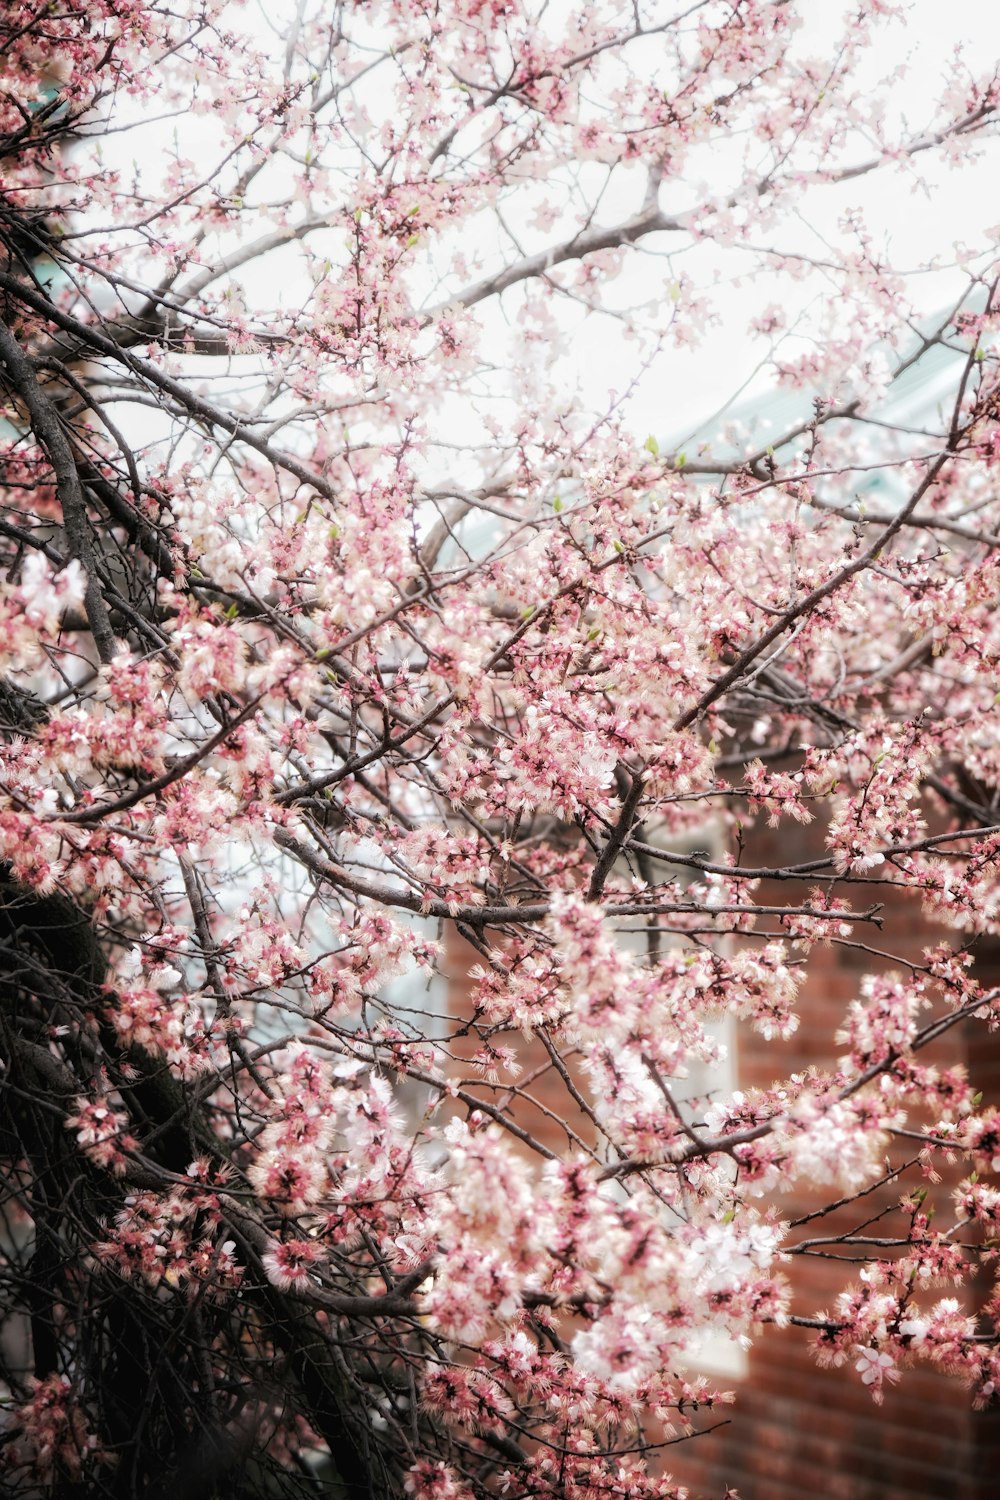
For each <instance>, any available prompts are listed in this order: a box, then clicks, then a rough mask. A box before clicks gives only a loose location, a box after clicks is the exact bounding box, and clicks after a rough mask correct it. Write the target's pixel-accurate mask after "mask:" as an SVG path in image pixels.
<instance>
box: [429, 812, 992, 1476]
mask: <svg viewBox="0 0 1000 1500" xmlns="http://www.w3.org/2000/svg"><path fill="white" fill-rule="evenodd" d="M821 847H822V843H821V839H819V838H818V837H817V834H816V831H815V828H806V829H802V828H799V827H798V826H796V825H792V826H791V827H790V828H788V827H784V826H783V827H782V828H781V829H780V830H778V831H777V832H770V831H768V830H763V831H761V832H759V833H758V834H757V835H756V837H755V839H754V842H753V845H752V846H748V848H747V850H746V853H745V858H746V862H747V863H748V864H750V863H752V864H754V865H758V866H759V865H771V866H772V867H773V866H780V865H783V864H791V863H796V862H799V861H804V860H807V859H811V858H815V857H816V854H817V851H818V849H820V848H821ZM859 889H861V888H859ZM793 892H794V893H795V894H794V895H793ZM803 894H804V892H803V891H802V888H801V887H800V886H798V885H796V886H794V887H791V886H789V885H787V884H780V883H778V882H775V883H773V884H772V885H771V886H770V887H769V888H768V887H765V886H764V885H762V886H761V887H760V890H759V892H758V897H757V899H758V900H759V902H760V903H761V904H771V903H775V904H777V903H781V902H786V903H790V902H793V901H794V900H795V899H797V898H798V897H800V896H801V895H803ZM875 901H880V902H883V903H884V907H885V910H884V926H883V928H882V930H881V931H879V930H878V929H876V928H874V927H868V928H866V927H858V928H856V929H855V932H854V937H855V938H856V939H858V940H859V941H861V942H865V943H868V944H870V945H871V946H872V947H876V948H880V949H884V950H886V951H888V952H891V953H897V954H899V955H901V956H908V957H916V956H919V954H920V952H921V950H922V949H923V948H924V947H926V946H927V945H928V944H930V943H933V942H936V941H938V940H939V939H940V937H941V935H942V934H941V933H940V932H936V931H935V930H934V929H932V928H931V927H930V926H929V924H927V923H926V922H925V921H923V920H922V918H921V914H920V908H919V904H918V903H915V902H914V901H913V900H912V898H906V899H900V897H899V896H898V894H897V893H895V892H894V891H893V890H892V888H891V887H890V886H888V885H886V884H885V883H880V884H878V885H873V886H871V887H870V888H868V889H866V890H865V894H864V897H863V899H860V900H859V901H858V902H857V904H858V905H859V906H865V905H868V904H869V903H870V902H875ZM763 925H764V923H763V922H762V923H761V926H763ZM448 957H449V965H448V966H449V970H450V974H451V978H452V985H451V990H452V998H451V1008H452V1014H453V1015H456V1016H459V1015H462V1014H463V1012H464V1010H465V1004H466V1002H465V998H464V997H465V995H466V994H467V984H466V982H465V975H466V974H467V971H468V969H469V967H471V965H472V964H473V963H475V962H477V961H478V956H477V955H476V954H475V953H474V951H473V950H472V949H471V948H470V947H469V946H468V945H467V944H465V943H464V942H463V941H462V939H461V938H459V937H458V936H457V935H455V934H454V933H452V934H451V936H450V938H449V955H448ZM977 966H978V972H979V973H980V977H981V978H984V979H985V980H986V981H987V982H994V983H997V982H1000V944H998V945H996V946H995V947H993V948H992V949H985V948H984V949H983V950H982V951H981V952H980V953H979V954H978V955H977ZM891 967H892V965H891V963H884V962H880V960H878V959H877V958H875V957H873V955H872V954H871V953H869V952H863V951H860V950H858V949H854V948H850V947H837V946H822V947H821V946H817V947H814V949H813V950H812V953H811V955H810V960H809V969H808V979H807V981H806V984H805V985H804V987H803V990H802V992H801V1003H800V1006H799V1012H800V1016H801V1023H800V1026H799V1029H798V1031H797V1032H796V1033H795V1035H794V1036H793V1037H791V1038H790V1039H789V1040H788V1041H786V1042H780V1043H775V1042H766V1043H765V1042H763V1041H762V1040H761V1039H760V1038H758V1037H756V1036H755V1034H753V1033H752V1032H750V1031H749V1029H748V1028H747V1029H743V1030H741V1032H740V1035H739V1040H738V1047H737V1054H738V1055H737V1074H738V1079H739V1082H740V1083H741V1084H744V1085H760V1086H768V1085H770V1084H771V1083H772V1082H775V1081H776V1080H778V1079H781V1078H784V1077H787V1076H788V1075H789V1074H790V1073H793V1072H796V1071H798V1070H800V1069H803V1068H805V1067H807V1066H808V1065H810V1064H817V1065H820V1066H823V1065H833V1064H834V1063H835V1061H836V1057H837V1048H836V1046H835V1044H834V1041H833V1038H834V1035H835V1033H836V1031H837V1029H838V1027H839V1026H840V1024H841V1023H842V1021H843V1018H844V1014H845V1011H846V1008H847V1005H848V1003H849V1002H850V1001H851V1000H853V999H855V998H857V997H858V995H859V984H860V980H861V977H862V975H863V974H864V973H867V972H870V971H871V970H873V969H874V970H878V969H879V968H882V969H890V968H891ZM991 975H992V976H993V978H992V981H991V979H990V976H991ZM504 1040H508V1041H509V1042H510V1044H511V1045H514V1046H516V1049H517V1052H518V1055H519V1059H520V1061H521V1064H522V1067H523V1069H524V1073H525V1075H526V1076H527V1075H530V1074H531V1073H532V1072H534V1071H535V1070H540V1069H545V1068H546V1064H547V1062H548V1057H547V1054H546V1052H545V1050H544V1047H543V1046H542V1043H541V1042H540V1041H538V1040H537V1039H533V1040H531V1041H525V1040H524V1039H523V1038H522V1037H520V1035H519V1034H518V1035H516V1036H514V1037H511V1038H505V1039H504ZM477 1045H478V1043H477V1042H476V1041H474V1040H473V1039H472V1038H465V1039H461V1038H460V1039H459V1040H458V1042H457V1043H456V1046H455V1048H454V1052H455V1055H456V1056H457V1057H462V1056H469V1055H470V1054H471V1052H473V1051H475V1050H476V1047H477ZM933 1060H934V1061H935V1062H937V1063H939V1064H941V1065H943V1066H948V1065H951V1064H954V1063H959V1062H961V1063H965V1064H966V1065H967V1067H968V1069H969V1072H970V1075H971V1076H972V1078H973V1079H974V1081H975V1083H976V1086H977V1087H979V1088H982V1089H983V1091H984V1094H985V1096H986V1097H987V1098H994V1099H997V1100H1000V1044H998V1043H997V1041H995V1040H994V1039H991V1038H990V1036H989V1034H988V1033H987V1032H986V1030H985V1028H984V1027H983V1026H982V1025H981V1024H978V1025H977V1024H970V1025H968V1026H967V1027H966V1028H965V1029H963V1030H958V1029H956V1030H955V1031H953V1032H951V1033H949V1034H948V1035H947V1036H946V1037H945V1038H943V1040H942V1041H941V1042H940V1043H939V1044H938V1045H937V1047H936V1048H935V1050H934V1058H933ZM466 1076H468V1075H466ZM481 1092H482V1097H484V1098H487V1099H489V1098H495V1097H496V1096H495V1094H494V1093H493V1091H492V1090H489V1089H483V1090H482V1091H481ZM528 1092H529V1093H530V1094H531V1095H532V1096H533V1097H534V1099H536V1100H537V1101H538V1104H537V1107H536V1106H533V1105H531V1104H530V1103H528V1104H524V1105H523V1106H520V1107H519V1112H518V1121H519V1123H521V1124H522V1125H523V1126H524V1127H525V1128H526V1129H528V1130H530V1131H531V1132H532V1133H533V1134H535V1135H537V1136H538V1137H539V1138H540V1139H541V1140H543V1141H545V1142H546V1143H548V1144H549V1145H551V1147H552V1148H553V1149H556V1150H559V1151H562V1150H564V1149H565V1148H566V1145H567V1133H566V1128H565V1127H566V1126H568V1127H569V1129H570V1130H571V1131H575V1132H576V1133H577V1134H579V1135H580V1136H581V1137H582V1138H583V1139H584V1140H587V1141H588V1142H589V1141H590V1140H592V1138H593V1132H592V1128H591V1127H590V1124H589V1122H588V1121H587V1120H586V1119H585V1117H584V1116H582V1115H581V1114H580V1112H579V1111H578V1110H577V1109H576V1108H575V1107H574V1106H573V1105H572V1101H571V1100H570V1098H569V1095H568V1094H567V1092H566V1088H565V1085H564V1083H563V1081H562V1080H561V1079H560V1078H559V1076H558V1074H556V1073H555V1071H554V1070H553V1069H551V1067H550V1068H548V1069H547V1071H542V1072H541V1073H540V1076H538V1077H537V1078H536V1079H535V1080H534V1081H533V1082H532V1083H531V1084H530V1086H529V1090H528ZM546 1111H548V1112H547V1113H546ZM910 1154H912V1152H911V1153H910ZM893 1155H894V1160H896V1161H899V1160H902V1159H903V1157H904V1155H905V1152H902V1151H899V1150H894V1153H893ZM958 1175H960V1174H958V1173H956V1175H955V1179H954V1180H956V1181H957V1180H958ZM947 1188H948V1183H947V1182H945V1183H943V1184H942V1186H941V1188H940V1189H939V1190H938V1191H939V1192H940V1193H942V1194H946V1193H947ZM900 1191H901V1190H900V1188H899V1187H895V1188H893V1186H892V1185H890V1186H889V1187H887V1188H886V1189H884V1190H883V1191H881V1193H879V1194H876V1195H872V1196H870V1197H868V1198H866V1199H865V1200H864V1203H865V1210H864V1212H861V1211H860V1210H858V1209H854V1210H850V1211H842V1212H840V1213H839V1214H838V1215H836V1216H833V1217H830V1218H825V1219H824V1220H823V1227H822V1230H817V1232H822V1233H827V1232H831V1227H832V1232H842V1231H847V1230H849V1229H851V1228H853V1227H854V1226H856V1225H857V1224H858V1223H859V1221H860V1220H861V1219H862V1218H863V1217H865V1216H866V1214H868V1213H873V1212H878V1211H879V1209H881V1208H883V1207H887V1206H890V1205H893V1204H895V1203H896V1202H898V1199H899V1196H900ZM831 1195H832V1194H831V1190H830V1189H829V1188H828V1187H827V1188H825V1189H822V1190H814V1191H812V1192H810V1190H809V1187H808V1184H807V1185H805V1186H804V1187H803V1188H801V1189H798V1190H797V1191H796V1194H795V1196H794V1198H792V1197H789V1198H788V1199H787V1200H785V1201H783V1203H782V1205H781V1212H782V1214H783V1215H787V1216H788V1217H789V1218H792V1217H795V1216H797V1215H798V1214H801V1213H805V1212H808V1211H809V1210H810V1209H812V1208H815V1207H818V1206H820V1204H821V1203H823V1202H825V1201H827V1200H828V1199H829V1197H830V1196H831ZM808 1232H810V1231H803V1233H808ZM787 1270H788V1274H789V1277H790V1280H791V1283H792V1288H793V1311H795V1312H796V1313H799V1314H802V1315H804V1316H812V1315H814V1314H815V1313H816V1312H818V1311H819V1310H821V1309H823V1308H829V1307H831V1306H832V1304H833V1302H834V1299H835V1297H836V1294H837V1293H838V1292H839V1291H841V1290H843V1288H844V1287H845V1286H846V1285H847V1284H848V1283H849V1282H851V1281H852V1280H854V1279H855V1278H854V1274H853V1269H852V1266H851V1265H849V1264H848V1265H845V1264H834V1263H832V1262H830V1261H829V1260H825V1259H818V1258H796V1259H795V1260H794V1261H793V1262H791V1263H790V1264H789V1266H788V1268H787ZM931 1295H932V1296H935V1297H936V1296H947V1295H953V1292H952V1289H950V1288H947V1289H941V1290H932V1292H931ZM809 1340H810V1335H809V1334H808V1333H807V1332H805V1331H803V1330H800V1329H787V1330H775V1329H771V1330H768V1331H766V1333H765V1334H764V1335H762V1336H761V1337H760V1338H759V1339H758V1340H757V1341H756V1344H755V1346H754V1347H753V1348H752V1349H751V1351H750V1355H749V1369H748V1372H747V1374H746V1376H745V1377H743V1378H741V1379H740V1380H739V1381H732V1380H728V1379H726V1380H723V1381H720V1383H724V1384H725V1385H726V1386H728V1387H730V1388H732V1389H734V1390H735V1391H736V1393H737V1400H736V1404H735V1406H734V1407H733V1408H725V1409H723V1410H722V1411H721V1412H719V1411H718V1410H717V1411H715V1412H713V1413H711V1414H710V1415H709V1416H708V1417H707V1419H706V1425H709V1424H711V1423H712V1422H714V1421H717V1420H718V1418H719V1416H720V1415H722V1416H723V1417H728V1418H729V1421H728V1422H727V1424H726V1425H725V1426H723V1427H719V1428H716V1429H715V1430H714V1431H712V1432H709V1433H706V1434H705V1435H703V1436H700V1437H698V1438H696V1439H694V1440H692V1441H690V1442H684V1443H680V1444H677V1445H675V1446H672V1447H670V1448H669V1449H668V1450H667V1452H666V1457H665V1467H666V1469H667V1470H669V1472H670V1473H672V1474H673V1476H674V1478H675V1479H677V1480H678V1481H680V1482H683V1483H685V1484H687V1485H688V1486H689V1487H690V1492H691V1495H692V1497H702V1496H703V1497H705V1500H717V1497H719V1496H721V1495H722V1494H723V1493H724V1490H725V1487H726V1485H727V1484H728V1485H731V1486H733V1487H734V1488H736V1489H737V1490H738V1491H739V1494H740V1496H741V1500H816V1497H823V1500H932V1497H933V1500H943V1497H947V1500H997V1496H1000V1414H994V1413H990V1412H986V1413H976V1412H974V1411H973V1410H972V1407H971V1402H970V1399H969V1396H968V1393H967V1392H966V1390H965V1389H964V1388H963V1387H962V1386H961V1385H960V1384H959V1383H958V1382H957V1381H954V1380H951V1379H948V1378H947V1377H944V1376H939V1375H936V1374H934V1373H933V1372H930V1371H928V1370H926V1369H919V1368H918V1369H915V1370H909V1371H906V1372H905V1373H904V1375H903V1378H902V1382H901V1384H900V1385H899V1386H898V1387H896V1388H887V1389H886V1392H885V1400H884V1404H883V1405H882V1406H881V1407H876V1406H875V1405H874V1404H873V1402H872V1400H871V1397H870V1396H869V1394H868V1392H867V1390H866V1389H865V1387H863V1386H862V1384H861V1381H860V1377H859V1376H858V1375H857V1374H856V1373H855V1372H854V1370H853V1369H852V1368H851V1367H850V1366H848V1367H847V1368H845V1369H840V1370H837V1369H820V1368H818V1367H817V1365H816V1363H815V1360H814V1358H813V1356H812V1353H811V1350H810V1347H809Z"/></svg>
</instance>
